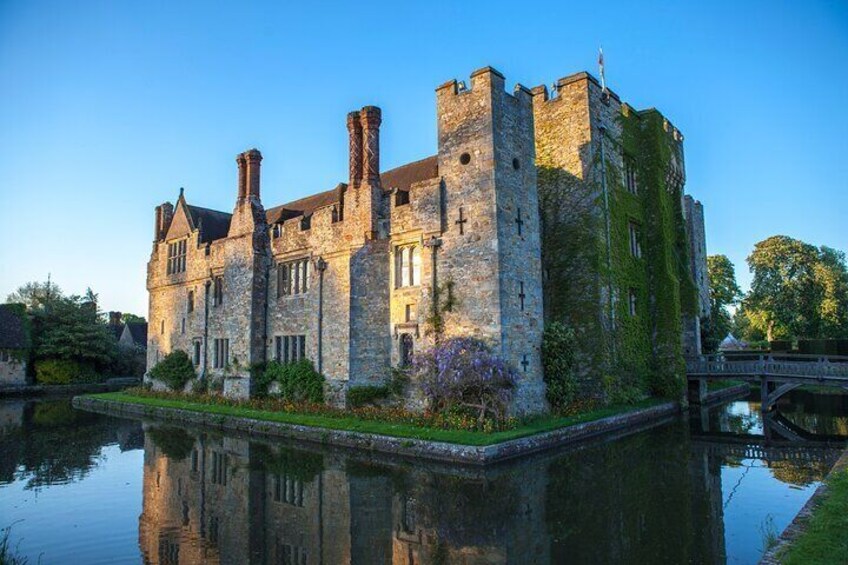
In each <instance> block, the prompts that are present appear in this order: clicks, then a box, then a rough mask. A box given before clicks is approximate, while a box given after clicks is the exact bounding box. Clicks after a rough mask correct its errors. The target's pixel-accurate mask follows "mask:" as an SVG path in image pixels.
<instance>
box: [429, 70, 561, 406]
mask: <svg viewBox="0 0 848 565" xmlns="http://www.w3.org/2000/svg"><path fill="white" fill-rule="evenodd" d="M436 97H437V113H438V144H439V155H438V160H439V174H440V176H441V177H442V181H443V183H444V189H443V204H442V205H443V214H444V228H445V231H444V233H443V236H442V240H443V243H442V245H441V247H440V248H439V249H438V250H436V251H434V252H436V253H437V254H438V260H437V272H438V282H437V284H438V287H439V289H440V303H441V305H440V306H439V311H438V313H439V315H440V316H442V317H443V320H444V333H445V336H447V337H451V336H475V337H480V338H482V339H484V340H486V341H488V342H490V343H491V344H493V345H494V347H495V350H496V351H497V352H498V353H499V354H500V355H502V356H503V357H504V359H506V361H507V362H509V363H510V364H512V365H513V366H514V367H515V368H516V369H517V370H518V373H519V375H520V380H519V389H518V393H517V396H516V400H515V405H514V409H515V411H516V412H537V411H540V410H542V409H543V408H544V403H545V401H544V384H543V381H542V365H541V351H540V350H541V338H542V331H543V325H542V272H541V251H540V226H539V212H538V210H539V202H538V194H537V190H536V169H535V167H534V158H535V150H534V134H533V111H532V103H531V96H530V93H529V91H528V90H527V89H525V88H524V87H523V86H521V85H517V86H516V87H515V91H514V93H513V94H509V93H507V92H506V91H505V90H504V77H503V75H501V74H500V73H499V72H498V71H496V70H495V69H492V68H490V67H486V68H483V69H480V70H477V71H475V72H474V73H472V75H471V87H470V88H466V87H465V85H464V84H461V83H457V81H455V80H452V81H449V82H447V83H445V84H443V85H442V86H440V87H439V88H438V89H437V91H436ZM447 294H452V296H451V297H450V298H449V297H448V296H445V295H447ZM450 299H452V300H451V301H452V302H455V303H456V306H455V307H453V308H452V309H451V310H452V311H444V312H443V311H442V305H444V304H445V302H446V300H450Z"/></svg>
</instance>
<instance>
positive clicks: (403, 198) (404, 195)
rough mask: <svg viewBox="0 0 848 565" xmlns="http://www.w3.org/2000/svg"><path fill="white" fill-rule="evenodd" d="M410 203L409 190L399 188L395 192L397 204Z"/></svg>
mask: <svg viewBox="0 0 848 565" xmlns="http://www.w3.org/2000/svg"><path fill="white" fill-rule="evenodd" d="M406 204H409V191H408V190H398V191H397V192H395V206H404V205H406Z"/></svg>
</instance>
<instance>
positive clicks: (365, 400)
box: [347, 385, 391, 408]
mask: <svg viewBox="0 0 848 565" xmlns="http://www.w3.org/2000/svg"><path fill="white" fill-rule="evenodd" d="M390 395H391V391H390V390H389V386H388V385H363V386H352V387H350V388H349V389H348V390H347V402H348V404H350V405H351V406H353V407H354V408H359V407H360V406H365V405H366V404H374V403H375V402H376V401H378V400H383V399H385V398H388V397H389V396H390Z"/></svg>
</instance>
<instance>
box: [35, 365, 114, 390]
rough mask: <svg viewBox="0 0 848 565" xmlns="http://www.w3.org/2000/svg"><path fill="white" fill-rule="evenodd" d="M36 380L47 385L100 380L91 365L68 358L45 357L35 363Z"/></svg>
mask: <svg viewBox="0 0 848 565" xmlns="http://www.w3.org/2000/svg"><path fill="white" fill-rule="evenodd" d="M35 380H36V382H38V383H39V384H45V385H67V384H75V383H93V382H97V381H98V380H99V377H98V375H97V373H96V372H95V370H94V369H93V368H92V367H91V366H90V365H86V364H83V363H78V362H77V361H71V360H67V359H44V360H41V361H37V362H36V363H35Z"/></svg>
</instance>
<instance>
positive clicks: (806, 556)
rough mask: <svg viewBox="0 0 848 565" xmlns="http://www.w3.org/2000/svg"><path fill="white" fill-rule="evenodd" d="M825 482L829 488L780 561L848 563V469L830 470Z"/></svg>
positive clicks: (808, 563)
mask: <svg viewBox="0 0 848 565" xmlns="http://www.w3.org/2000/svg"><path fill="white" fill-rule="evenodd" d="M827 484H828V492H827V494H825V496H824V500H823V501H822V502H821V503H820V504H819V505H818V506H817V507H816V509H815V510H814V512H813V515H812V516H811V517H810V521H809V523H808V524H807V529H806V531H805V532H804V533H803V534H801V536H800V537H799V538H798V539H796V540H795V541H794V542H793V543H792V544H791V545H790V546H789V549H788V550H787V552H786V553H784V555H783V558H782V559H781V562H783V563H787V564H790V565H795V564H801V563H803V564H805V565H810V564H812V563H848V470H846V471H839V472H837V473H835V474H833V475H832V476H831V477H830V478H829V479H828V481H827Z"/></svg>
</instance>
